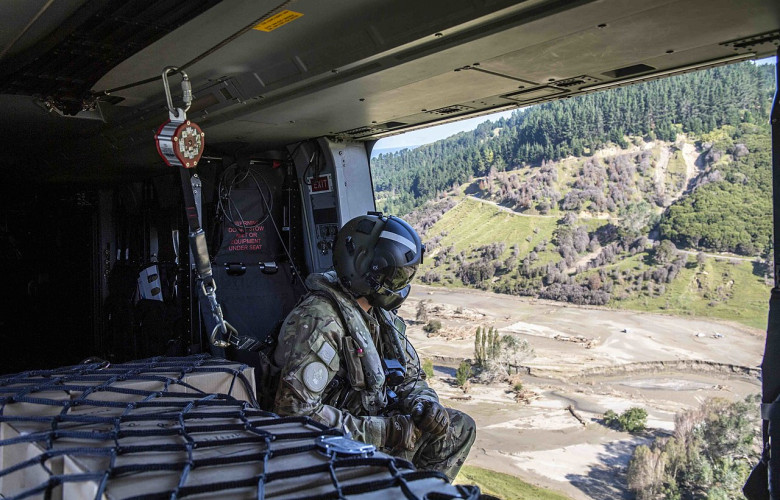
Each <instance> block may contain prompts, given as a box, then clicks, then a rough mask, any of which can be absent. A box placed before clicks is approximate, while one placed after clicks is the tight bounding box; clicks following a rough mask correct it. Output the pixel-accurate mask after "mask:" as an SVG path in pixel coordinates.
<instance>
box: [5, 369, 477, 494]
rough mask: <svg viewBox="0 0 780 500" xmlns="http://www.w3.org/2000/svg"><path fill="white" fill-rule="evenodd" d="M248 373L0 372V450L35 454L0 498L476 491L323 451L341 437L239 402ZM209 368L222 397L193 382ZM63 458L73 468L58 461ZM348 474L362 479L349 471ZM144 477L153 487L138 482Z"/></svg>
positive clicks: (399, 463)
mask: <svg viewBox="0 0 780 500" xmlns="http://www.w3.org/2000/svg"><path fill="white" fill-rule="evenodd" d="M245 369H246V366H244V365H236V364H234V363H231V362H228V361H225V360H218V359H212V358H209V357H208V356H206V355H202V356H191V357H185V358H151V359H148V360H142V361H138V362H132V363H127V364H125V365H119V366H113V367H108V368H106V367H104V366H102V365H100V364H92V365H79V366H75V367H66V368H62V369H58V370H37V371H31V372H26V373H24V374H19V375H9V376H2V377H0V424H2V425H4V426H7V429H8V430H9V432H10V434H9V435H6V436H4V438H3V439H0V453H4V450H3V447H9V448H8V449H16V450H17V452H18V450H19V448H18V447H27V448H24V449H26V450H27V451H26V452H27V453H32V454H33V456H29V455H26V456H24V459H21V460H18V462H17V463H9V462H8V461H6V462H5V463H4V464H3V466H4V467H5V468H3V469H0V485H2V484H3V483H2V482H3V481H6V483H5V484H10V483H7V481H9V480H11V479H13V478H16V479H17V480H18V478H19V477H20V475H21V476H23V477H25V478H40V479H38V480H36V481H37V483H38V484H26V485H25V489H24V490H22V491H8V492H6V491H3V494H5V495H6V497H4V498H11V499H18V500H21V499H24V498H30V497H39V496H41V495H44V496H51V495H52V494H53V492H54V491H55V490H57V489H64V488H68V485H69V484H71V483H90V484H92V485H93V486H92V488H94V489H93V491H95V498H98V499H99V498H103V496H104V494H105V495H109V494H116V493H115V492H116V491H117V490H116V488H120V489H121V488H122V487H124V488H125V490H124V493H123V494H122V495H121V496H129V495H136V496H135V497H134V498H165V499H175V498H185V497H190V496H193V495H202V494H208V493H211V494H214V495H217V496H221V495H223V494H224V492H226V491H229V490H235V489H247V488H248V489H250V490H251V491H253V492H254V493H255V494H256V496H257V497H258V498H265V497H266V495H267V493H268V491H269V489H268V488H269V485H271V488H274V489H279V488H278V487H279V486H280V485H281V488H282V490H284V491H286V490H288V489H289V488H290V485H295V487H294V488H293V490H294V491H297V490H298V489H300V488H299V487H300V486H302V485H304V486H305V485H308V484H309V483H310V482H312V481H313V482H312V484H315V485H316V491H315V492H313V493H308V494H307V493H303V492H301V498H323V499H324V498H344V497H346V496H348V495H355V494H361V493H366V492H371V491H378V490H384V489H390V488H393V489H394V490H393V494H392V495H393V496H394V497H395V496H403V497H405V498H410V499H411V498H419V497H418V496H417V495H416V494H415V492H414V491H415V489H414V482H415V481H419V480H423V479H427V480H435V481H441V482H440V483H439V482H436V484H441V485H444V486H447V487H448V488H449V490H448V492H447V493H444V492H442V493H441V495H443V496H439V497H438V498H442V499H445V498H471V497H472V496H473V490H469V489H462V488H454V487H452V486H449V485H448V484H447V481H446V479H445V478H444V476H443V475H442V474H440V473H437V472H431V471H416V470H414V467H413V466H412V464H411V463H409V462H407V461H404V460H401V459H398V458H393V457H388V456H384V455H383V456H380V455H381V454H374V455H371V456H358V457H350V456H340V455H338V454H334V453H331V454H329V455H326V454H325V453H323V452H322V451H321V450H320V449H319V448H318V447H317V445H316V444H315V440H316V438H318V437H320V436H323V435H334V436H343V432H342V431H340V430H337V429H330V428H328V427H326V426H324V425H322V424H320V423H318V422H316V421H314V420H312V419H311V418H309V417H305V416H299V417H278V416H276V415H274V414H272V413H268V412H264V411H262V410H259V409H257V408H256V406H255V405H254V404H253V403H251V402H249V401H246V400H242V399H239V398H237V397H236V395H234V394H233V393H234V392H235V391H237V390H238V389H239V388H240V389H241V390H242V391H243V392H241V395H242V397H250V396H252V394H253V388H252V385H251V383H250V382H249V379H248V378H247V377H246V376H245V375H244V373H243V372H244V370H245ZM212 375H219V376H220V384H221V385H220V387H224V388H227V390H226V393H223V394H217V393H214V394H212V393H207V392H204V391H203V390H202V389H200V388H199V384H200V382H202V379H200V382H199V379H198V377H206V378H209V379H213V377H212ZM212 382H213V380H212ZM235 394H238V393H237V392H235ZM98 398H102V399H98ZM104 398H109V399H110V400H106V399H104ZM14 447H16V448H14ZM226 450H228V451H229V452H227V451H226ZM4 456H5V455H4ZM66 457H67V459H68V460H70V462H72V463H74V464H76V465H75V467H76V469H75V470H72V471H71V470H70V469H68V468H67V467H65V468H63V460H65V459H66ZM279 460H282V462H279ZM285 460H286V462H285ZM290 460H293V462H290ZM280 463H282V464H286V465H283V466H280V465H278V464H280ZM290 463H300V464H301V465H300V466H296V467H290V466H289V464H290ZM71 467H73V466H71ZM214 468H219V470H220V471H223V470H224V471H225V472H226V473H225V474H224V479H223V474H222V473H220V474H219V476H218V477H219V479H220V480H219V481H213V480H209V481H205V482H204V480H203V479H202V478H203V477H210V476H203V474H208V471H213V470H214ZM236 468H237V469H236ZM231 470H232V471H243V472H241V473H240V474H239V473H237V472H234V473H233V474H230V473H228V472H229V471H231ZM356 470H358V471H361V473H362V471H365V474H366V477H365V478H363V479H361V477H356V475H355V471H356ZM248 472H251V473H249V474H247V473H248ZM144 474H147V475H149V474H152V476H149V477H154V478H156V479H155V481H158V482H157V483H155V482H153V481H152V482H149V481H146V480H145V479H144V478H145V477H146V476H144ZM161 474H162V476H161ZM345 474H346V475H345ZM234 475H235V477H234ZM161 477H162V478H167V479H164V480H161V479H160V478H161ZM327 478H329V479H327ZM27 480H28V481H30V479H27ZM128 481H130V482H131V484H133V486H132V487H129V486H128ZM134 481H137V482H138V484H139V486H140V485H142V486H143V488H141V489H137V488H136V487H135V486H134V485H135V483H134ZM152 484H153V485H155V486H154V487H152V486H151V485H152ZM128 488H130V489H128ZM144 488H145V489H144ZM88 489H89V488H88ZM155 490H156V491H155ZM476 491H477V492H478V489H477V490H476ZM112 492H113V493H112Z"/></svg>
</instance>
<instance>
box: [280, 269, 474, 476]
mask: <svg viewBox="0 0 780 500" xmlns="http://www.w3.org/2000/svg"><path fill="white" fill-rule="evenodd" d="M306 284H307V286H308V287H309V290H311V291H312V293H310V294H309V296H307V297H306V298H305V299H304V300H303V302H302V303H301V304H299V305H298V307H296V308H295V309H294V310H293V311H292V312H291V313H290V314H289V315H288V316H287V319H286V320H285V322H284V325H283V326H282V329H281V332H280V333H279V344H278V347H277V348H276V352H275V353H274V361H275V363H276V365H277V366H279V367H282V371H281V377H280V383H279V389H278V390H277V393H276V399H275V402H274V411H275V412H276V413H278V414H280V415H308V416H310V417H311V418H313V419H314V420H315V421H317V422H320V423H322V424H324V425H327V426H329V427H337V428H343V429H345V430H347V431H349V432H350V433H351V434H352V437H353V438H354V439H356V440H359V441H363V442H365V443H369V444H373V445H374V446H376V447H377V448H378V449H379V450H380V451H383V452H385V453H390V454H393V455H396V456H400V457H402V458H405V459H407V460H410V461H411V462H413V463H414V464H415V465H416V466H417V467H419V468H425V469H434V470H438V471H440V472H443V473H445V474H446V475H447V476H449V477H450V478H454V477H455V476H456V475H457V473H458V471H459V470H460V467H461V466H462V465H463V462H464V461H465V459H466V456H467V455H468V452H469V449H470V448H471V445H472V443H473V442H474V438H475V435H476V428H475V427H476V426H475V424H474V421H473V420H472V419H471V417H469V416H468V415H466V414H465V413H461V412H459V411H457V410H453V409H450V408H447V412H448V414H449V416H450V425H449V428H448V429H447V431H446V433H445V434H444V435H443V436H439V437H432V436H431V435H426V436H421V433H420V431H419V430H417V429H416V428H414V429H413V431H414V434H413V436H414V444H413V446H411V447H410V449H405V448H404V447H396V448H394V449H391V448H390V447H389V446H388V443H386V441H387V436H388V428H387V426H389V425H394V420H393V418H392V417H393V416H394V415H409V414H410V412H411V408H412V406H413V404H414V402H415V401H416V400H418V399H428V400H432V401H437V402H438V399H439V398H438V396H437V395H436V392H435V391H434V390H433V389H431V388H430V387H428V384H427V383H426V382H425V373H424V372H422V370H421V369H420V366H419V360H418V358H417V353H416V352H415V351H414V348H413V347H412V346H411V344H410V343H409V342H407V341H406V338H405V337H402V336H401V335H399V334H398V330H394V329H392V328H389V327H385V328H383V327H381V324H382V323H381V322H380V321H377V318H375V317H374V316H373V315H372V314H368V313H365V312H364V311H363V310H362V309H361V308H360V306H359V305H358V304H357V302H355V300H354V299H352V297H351V296H350V295H349V294H347V293H346V292H344V291H343V289H342V288H341V286H340V285H339V284H338V282H337V278H336V274H335V273H333V272H331V273H325V274H313V275H311V276H309V278H308V279H307V282H306ZM371 312H372V313H373V314H384V315H389V316H388V318H390V320H391V321H392V320H394V319H396V318H395V316H394V315H392V314H390V313H387V312H386V311H383V310H381V309H379V308H374V310H372V311H371ZM396 321H398V320H396ZM396 324H398V323H396ZM402 332H403V330H401V333H402ZM383 353H384V354H385V357H392V358H395V359H398V360H399V361H400V362H401V363H402V364H403V363H404V362H405V365H406V374H405V376H404V378H403V382H402V383H400V384H399V385H397V386H395V387H392V388H390V387H388V386H387V383H386V380H385V373H384V371H383V369H382V366H381V361H380V357H381V356H382V354H383ZM388 391H394V392H395V393H396V394H397V399H396V401H395V403H393V402H388ZM391 396H392V394H391ZM391 399H392V398H391ZM409 425H413V424H411V423H410V424H409Z"/></svg>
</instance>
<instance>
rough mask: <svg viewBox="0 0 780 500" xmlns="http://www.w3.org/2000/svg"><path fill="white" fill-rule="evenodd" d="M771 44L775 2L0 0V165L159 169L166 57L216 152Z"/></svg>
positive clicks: (759, 52)
mask: <svg viewBox="0 0 780 500" xmlns="http://www.w3.org/2000/svg"><path fill="white" fill-rule="evenodd" d="M778 45H780V3H778V2H777V1H776V0H741V1H739V2H735V1H733V0H643V1H641V2H640V1H636V0H579V1H577V0H574V1H556V0H525V1H520V2H516V1H507V0H425V1H419V0H414V1H413V0H340V1H338V2H326V1H322V0H297V1H293V0H288V1H284V2H280V0H271V1H268V0H263V1H257V0H187V1H180V0H160V1H155V2H148V1H146V0H121V1H120V0H26V1H24V2H0V105H1V106H2V109H3V113H2V115H1V117H0V132H2V134H3V136H4V137H5V138H6V141H4V142H5V144H6V148H4V149H5V150H6V151H5V152H4V155H3V156H4V158H5V160H4V161H2V162H0V168H3V165H18V164H20V163H24V164H25V165H26V166H28V167H29V168H30V169H32V171H33V172H34V171H35V169H40V170H41V171H47V170H53V169H54V168H55V165H56V166H60V167H61V166H63V165H66V166H67V167H68V168H70V169H73V168H75V167H74V165H79V167H78V168H79V169H81V170H80V171H81V172H82V173H83V175H84V176H86V177H100V175H105V173H106V172H113V171H116V169H118V168H119V169H124V168H126V167H134V168H136V169H148V168H162V165H163V163H162V161H161V160H160V159H159V157H157V154H156V151H155V147H154V144H153V136H154V132H155V131H156V130H157V128H158V127H159V125H160V124H161V123H162V122H163V121H165V120H166V119H167V115H168V113H167V109H166V104H165V97H164V92H163V85H162V83H161V81H160V79H159V76H160V74H161V72H162V70H163V68H164V67H166V66H177V67H183V68H184V70H185V71H186V73H187V74H188V76H189V79H190V81H191V82H192V87H193V91H194V96H195V100H194V102H193V105H192V108H191V109H190V110H189V112H188V118H189V119H191V120H193V121H196V122H197V123H198V124H199V125H200V126H201V127H202V128H203V130H204V131H205V132H206V137H207V149H206V154H207V155H209V154H216V155H218V154H229V153H232V152H235V151H238V150H241V151H242V152H251V151H261V150H263V149H267V148H278V147H283V146H285V145H288V144H292V143H295V142H297V141H301V140H304V139H307V138H313V137H319V136H333V137H336V138H344V139H351V140H366V141H370V140H375V139H378V138H381V137H385V136H387V135H392V134H397V133H400V132H403V131H407V130H411V129H414V128H420V127H425V126H430V125H433V124H437V123H443V122H447V121H453V120H458V119H463V118H467V117H473V116H476V115H480V114H486V113H489V112H493V111H499V110H507V109H513V108H517V107H523V106H528V105H531V104H535V103H539V102H544V101H549V100H554V99H563V98H569V97H572V96H575V95H578V94H582V93H586V92H592V91H597V90H601V89H604V88H610V87H613V86H618V85H625V84H630V83H635V82H638V81H644V80H647V79H651V78H658V77H663V76H667V75H671V74H675V73H680V72H685V71H691V70H695V69H698V68H703V67H709V66H714V65H719V64H728V63H731V62H736V61H739V60H745V59H756V58H760V57H766V56H769V55H774V54H775V53H776V51H777V48H778ZM146 80H149V81H147V82H146V83H139V82H143V81H146ZM171 82H172V87H173V88H174V91H175V92H174V101H177V102H180V101H179V99H180V91H179V90H178V89H179V78H178V76H177V75H172V76H171ZM31 150H32V151H35V152H36V154H35V155H30V151H31ZM31 158H32V159H31ZM71 174H73V172H69V171H67V170H66V171H65V172H64V173H63V172H62V171H60V173H59V175H66V176H67V175H71Z"/></svg>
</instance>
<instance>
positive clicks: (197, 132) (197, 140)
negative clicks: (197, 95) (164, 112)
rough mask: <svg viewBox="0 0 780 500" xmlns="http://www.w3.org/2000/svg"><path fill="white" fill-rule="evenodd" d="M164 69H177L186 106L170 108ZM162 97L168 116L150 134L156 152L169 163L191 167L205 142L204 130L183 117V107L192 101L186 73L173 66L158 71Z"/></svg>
mask: <svg viewBox="0 0 780 500" xmlns="http://www.w3.org/2000/svg"><path fill="white" fill-rule="evenodd" d="M168 73H181V76H182V80H181V89H182V100H183V101H184V104H185V105H186V107H185V108H184V109H182V108H174V107H173V99H172V98H171V88H170V86H169V85H168ZM162 81H163V86H164V87H165V99H166V100H167V101H168V116H169V120H168V121H167V122H165V123H163V124H162V125H160V128H159V129H157V133H156V134H155V135H154V140H155V143H156V144H157V152H158V153H160V156H161V157H162V159H163V160H164V161H165V163H167V164H168V165H170V166H172V167H184V168H193V167H195V166H196V165H197V164H198V162H199V161H200V157H201V156H202V155H203V148H204V147H205V146H206V134H204V133H203V131H202V130H201V129H200V127H199V126H197V125H196V124H195V123H192V122H191V121H189V120H188V119H187V114H186V112H187V110H188V109H190V105H191V104H192V87H191V86H190V79H189V77H188V76H187V73H185V72H184V71H181V70H180V69H178V68H176V67H174V66H168V67H166V68H165V69H164V70H163V72H162Z"/></svg>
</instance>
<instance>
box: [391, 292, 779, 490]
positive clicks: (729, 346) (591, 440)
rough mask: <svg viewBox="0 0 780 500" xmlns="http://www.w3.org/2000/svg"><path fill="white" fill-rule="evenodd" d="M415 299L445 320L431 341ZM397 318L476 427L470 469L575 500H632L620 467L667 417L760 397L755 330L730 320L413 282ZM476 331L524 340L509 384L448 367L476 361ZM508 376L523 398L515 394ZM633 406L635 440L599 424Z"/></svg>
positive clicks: (665, 425) (659, 432) (448, 397)
mask: <svg viewBox="0 0 780 500" xmlns="http://www.w3.org/2000/svg"><path fill="white" fill-rule="evenodd" d="M421 300H426V301H430V302H429V303H428V304H427V307H426V309H427V314H428V320H429V321H430V320H431V319H437V320H439V321H440V322H441V323H442V327H441V330H439V332H437V333H436V334H433V335H430V336H429V334H428V333H426V332H424V331H423V329H422V328H423V326H424V324H423V323H422V322H416V321H414V318H415V316H416V312H417V308H418V305H419V302H420V301H421ZM401 315H402V316H404V317H406V318H408V319H410V321H409V330H408V331H409V337H410V340H411V341H412V342H413V344H414V345H415V346H416V348H417V350H418V352H419V354H420V357H421V358H423V359H431V360H432V361H433V364H434V370H435V374H436V377H435V379H434V381H433V382H432V384H433V386H434V387H435V388H436V390H437V391H438V392H439V394H440V395H441V396H442V399H443V400H444V401H445V402H446V404H447V405H449V406H452V407H455V408H458V409H461V410H463V411H466V412H467V413H469V414H470V415H471V416H472V417H474V419H475V421H476V422H477V425H478V435H477V441H476V443H475V445H474V447H473V449H472V452H471V455H470V457H469V460H468V462H467V464H468V465H473V466H477V467H482V468H484V469H488V470H492V471H497V472H502V473H506V474H510V475H513V476H517V477H520V478H522V479H524V480H525V481H527V482H529V483H532V484H536V485H539V486H543V487H546V488H550V489H552V490H555V491H558V492H561V493H563V494H565V495H566V496H568V497H570V498H574V499H607V498H631V497H632V496H631V495H630V494H629V493H628V492H627V490H626V467H627V465H628V461H629V459H630V457H631V453H632V451H633V449H634V447H635V446H637V445H638V444H644V443H648V442H650V441H651V440H652V439H653V438H654V437H656V436H663V435H668V434H670V433H671V431H672V430H673V428H674V416H675V414H676V413H678V412H681V411H683V410H688V409H692V408H694V407H697V406H698V405H699V404H701V403H702V402H703V401H705V400H706V399H708V398H711V397H721V398H727V399H729V400H737V399H743V398H744V397H745V396H746V395H749V394H754V393H757V392H760V381H759V379H758V377H757V370H756V368H757V365H758V364H759V363H760V361H761V354H762V351H763V342H764V340H763V332H761V331H760V330H757V329H754V328H750V327H748V326H744V325H740V324H738V323H730V322H725V321H719V320H710V319H701V318H698V319H694V318H680V317H674V316H669V315H661V314H650V313H641V312H631V311H621V310H614V309H608V308H599V307H587V308H585V307H577V306H572V305H566V304H561V303H556V302H551V301H540V300H535V299H528V298H520V297H512V296H507V295H501V294H495V293H491V292H484V291H478V290H465V289H459V290H452V289H444V288H435V287H426V286H422V285H418V286H416V287H414V289H413V294H412V296H411V298H410V299H409V300H408V301H407V302H406V303H405V304H404V306H403V307H402V310H401ZM478 326H480V327H489V326H494V327H496V328H497V329H498V331H499V333H500V334H502V335H506V334H513V335H516V336H517V337H518V338H521V339H523V340H527V341H528V342H529V343H530V344H531V346H532V347H533V350H534V356H533V357H531V358H530V359H526V360H524V361H523V362H522V365H523V367H522V369H521V370H520V373H521V375H520V376H519V377H518V378H516V379H514V380H513V381H512V383H509V382H506V381H495V382H492V383H488V384H482V383H479V382H477V381H476V380H474V379H472V381H471V382H470V388H469V390H468V392H465V393H464V391H463V390H462V389H461V388H459V387H457V386H456V384H455V370H456V367H457V366H458V364H459V363H460V362H461V360H463V359H471V360H473V359H474V337H475V331H476V328H477V327H478ZM556 337H557V338H556ZM661 362H664V363H661ZM740 370H741V374H737V372H739V371H740ZM528 372H530V374H529V373H528ZM517 381H520V382H521V383H522V384H523V391H524V392H525V396H526V397H525V401H518V400H517V399H516V392H515V391H514V390H513V387H512V384H513V383H516V382H517ZM632 406H638V407H642V408H644V409H646V410H647V412H648V423H647V425H648V430H647V432H645V433H642V434H640V435H632V434H628V433H625V432H619V431H616V430H613V429H610V428H607V427H606V426H604V425H603V424H602V423H601V418H602V415H603V413H604V412H605V411H607V410H613V411H616V412H620V411H623V410H625V409H627V408H629V407H632ZM572 410H573V411H572ZM575 414H576V415H578V416H579V417H580V418H581V419H582V420H583V421H584V424H583V423H581V422H580V421H579V420H578V419H577V418H575ZM518 494H519V493H518ZM504 495H508V494H507V493H504ZM517 498H533V497H531V496H525V495H523V496H518V497H517ZM537 498H545V497H544V496H539V497H537Z"/></svg>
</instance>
